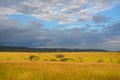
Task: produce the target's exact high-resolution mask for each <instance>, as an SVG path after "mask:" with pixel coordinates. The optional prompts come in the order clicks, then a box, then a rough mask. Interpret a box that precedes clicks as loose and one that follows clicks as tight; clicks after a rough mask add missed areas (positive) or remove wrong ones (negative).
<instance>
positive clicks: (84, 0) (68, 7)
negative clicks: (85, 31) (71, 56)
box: [0, 0, 120, 24]
mask: <svg viewBox="0 0 120 80" xmlns="http://www.w3.org/2000/svg"><path fill="white" fill-rule="evenodd" d="M7 1H8V2H7ZM7 1H5V0H1V1H0V2H1V4H0V5H1V6H2V7H3V8H5V7H6V6H7V9H4V11H5V12H6V13H2V14H0V16H3V15H4V16H5V15H7V14H11V13H22V14H28V15H31V16H35V17H36V18H39V19H43V20H57V21H59V22H60V23H61V24H64V23H69V22H76V21H81V20H82V21H86V20H91V19H92V17H93V15H94V14H96V13H100V12H102V11H105V10H108V9H111V8H113V7H114V6H115V5H116V4H119V3H120V1H119V0H70V1H66V0H21V1H18V0H13V1H10V0H7ZM3 4H6V5H5V6H3ZM8 7H9V8H8ZM3 8H2V9H3ZM2 9H0V10H2Z"/></svg>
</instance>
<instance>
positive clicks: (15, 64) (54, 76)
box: [0, 52, 120, 80]
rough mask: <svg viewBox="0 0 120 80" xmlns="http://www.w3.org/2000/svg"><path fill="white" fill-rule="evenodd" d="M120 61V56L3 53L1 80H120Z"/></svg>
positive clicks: (102, 53) (79, 53)
mask: <svg viewBox="0 0 120 80" xmlns="http://www.w3.org/2000/svg"><path fill="white" fill-rule="evenodd" d="M57 54H63V55H64V58H69V59H72V60H67V61H60V59H59V58H56V55H57ZM30 55H35V56H39V57H40V59H38V60H30V59H29V56H30ZM51 59H55V61H52V60H51ZM100 59H102V61H101V62H99V60H100ZM81 60H82V61H81ZM119 61H120V53H119V52H67V53H65V52H52V53H49V52H47V53H42V52H0V80H120V63H119Z"/></svg>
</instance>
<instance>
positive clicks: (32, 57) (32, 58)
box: [29, 55, 40, 61]
mask: <svg viewBox="0 0 120 80" xmlns="http://www.w3.org/2000/svg"><path fill="white" fill-rule="evenodd" d="M29 59H30V60H35V61H36V60H39V59H40V57H39V56H35V55H30V56H29Z"/></svg>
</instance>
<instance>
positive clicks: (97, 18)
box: [93, 15, 112, 23]
mask: <svg viewBox="0 0 120 80" xmlns="http://www.w3.org/2000/svg"><path fill="white" fill-rule="evenodd" d="M111 19H112V18H110V17H105V16H102V15H95V16H93V21H94V22H95V23H105V22H109V21H110V20H111Z"/></svg>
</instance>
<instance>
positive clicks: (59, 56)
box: [56, 54, 65, 59]
mask: <svg viewBox="0 0 120 80" xmlns="http://www.w3.org/2000/svg"><path fill="white" fill-rule="evenodd" d="M64 57H65V55H63V54H57V55H56V58H60V59H61V58H64Z"/></svg>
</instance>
